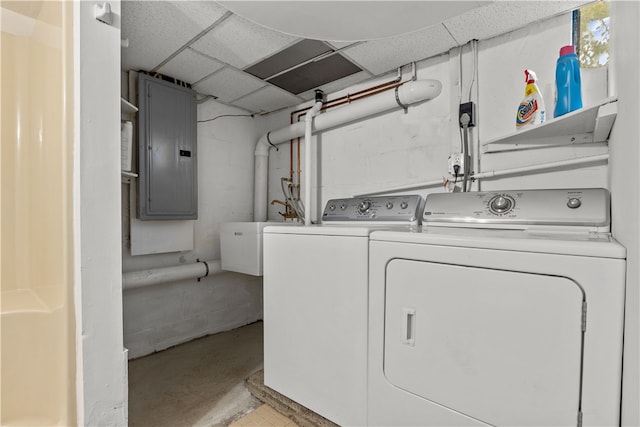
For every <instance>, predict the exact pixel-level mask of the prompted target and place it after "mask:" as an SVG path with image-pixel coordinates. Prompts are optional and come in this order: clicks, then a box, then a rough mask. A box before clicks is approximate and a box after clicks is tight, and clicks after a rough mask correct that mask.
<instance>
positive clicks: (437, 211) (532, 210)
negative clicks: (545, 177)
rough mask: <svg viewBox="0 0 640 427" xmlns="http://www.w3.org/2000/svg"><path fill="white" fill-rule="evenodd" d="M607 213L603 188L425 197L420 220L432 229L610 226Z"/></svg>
mask: <svg viewBox="0 0 640 427" xmlns="http://www.w3.org/2000/svg"><path fill="white" fill-rule="evenodd" d="M609 210H610V207H609V192H608V191H607V190H605V189H604V188H586V189H562V190H556V189H553V190H507V191H488V192H487V191H481V192H467V193H444V194H429V195H428V196H427V199H426V202H425V207H424V212H423V217H422V221H423V223H424V224H427V225H434V226H437V225H446V224H450V225H451V226H470V227H472V226H475V227H486V226H492V225H494V226H496V227H500V226H507V227H508V228H512V227H509V226H510V225H519V226H528V225H545V226H581V227H585V226H587V227H609V224H610V216H609ZM518 228H526V227H518Z"/></svg>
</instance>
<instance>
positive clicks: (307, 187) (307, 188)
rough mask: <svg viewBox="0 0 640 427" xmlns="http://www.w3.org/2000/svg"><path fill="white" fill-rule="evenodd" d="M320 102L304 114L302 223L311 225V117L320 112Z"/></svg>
mask: <svg viewBox="0 0 640 427" xmlns="http://www.w3.org/2000/svg"><path fill="white" fill-rule="evenodd" d="M321 108H322V102H316V103H315V104H313V107H312V108H311V109H310V110H309V111H307V114H305V115H304V123H305V130H304V143H305V148H304V169H305V171H304V225H311V212H312V210H311V152H312V149H311V146H312V142H311V133H312V130H313V118H314V117H315V116H316V115H317V114H318V113H319V112H320V109H321Z"/></svg>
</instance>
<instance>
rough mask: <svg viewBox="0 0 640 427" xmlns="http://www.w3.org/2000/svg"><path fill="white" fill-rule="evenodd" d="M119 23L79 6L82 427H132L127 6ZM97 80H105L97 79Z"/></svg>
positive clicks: (77, 222)
mask: <svg viewBox="0 0 640 427" xmlns="http://www.w3.org/2000/svg"><path fill="white" fill-rule="evenodd" d="M109 3H110V5H111V10H112V11H113V13H114V14H115V16H116V19H115V20H114V25H113V26H109V25H106V24H103V23H101V22H98V21H96V20H95V19H94V17H93V6H94V3H93V2H75V3H74V50H75V52H74V57H75V64H74V74H75V79H74V80H75V88H74V92H75V102H74V107H75V120H74V122H75V127H76V132H75V134H76V140H75V160H74V162H75V164H74V171H75V176H74V235H75V236H76V237H75V242H74V253H75V262H74V267H75V273H74V281H75V301H76V325H77V326H76V334H77V335H76V340H77V341H76V346H77V347H76V348H77V353H78V354H77V393H78V425H112V426H122V425H126V424H127V358H126V354H125V352H124V350H123V344H122V276H121V271H122V268H121V267H122V265H121V256H120V245H121V244H120V220H119V217H120V184H119V183H120V146H119V140H120V135H119V132H118V129H119V127H118V123H119V111H120V100H119V94H120V90H119V88H120V28H119V21H120V17H119V15H120V2H119V1H110V2H109ZM96 76H100V77H99V78H96Z"/></svg>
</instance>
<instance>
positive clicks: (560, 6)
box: [444, 0, 588, 45]
mask: <svg viewBox="0 0 640 427" xmlns="http://www.w3.org/2000/svg"><path fill="white" fill-rule="evenodd" d="M586 3H588V1H586V0H583V1H497V2H494V3H491V4H489V5H486V6H483V7H479V8H477V9H473V10H470V11H469V12H467V13H464V14H462V15H459V16H456V17H453V18H451V19H447V20H445V21H444V25H445V27H447V29H448V30H449V32H450V33H451V35H452V36H453V37H454V38H455V39H456V41H457V42H458V44H461V45H463V44H465V43H467V42H468V41H469V40H473V39H478V40H486V39H488V38H491V37H495V36H497V35H500V34H504V33H507V32H510V31H513V30H516V29H518V28H521V27H524V26H525V25H527V24H530V23H532V22H536V21H540V20H542V19H545V18H549V17H552V16H555V15H558V14H560V13H563V12H567V11H569V10H572V9H576V8H578V7H580V6H581V5H583V4H586Z"/></svg>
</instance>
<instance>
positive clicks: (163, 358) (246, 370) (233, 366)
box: [129, 322, 263, 427]
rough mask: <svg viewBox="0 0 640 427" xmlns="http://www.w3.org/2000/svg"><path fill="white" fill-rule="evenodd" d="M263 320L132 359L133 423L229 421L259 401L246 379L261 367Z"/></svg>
mask: <svg viewBox="0 0 640 427" xmlns="http://www.w3.org/2000/svg"><path fill="white" fill-rule="evenodd" d="M262 342H263V340H262V322H257V323H253V324H251V325H247V326H244V327H242V328H238V329H234V330H232V331H229V332H223V333H220V334H215V335H210V336H208V337H204V338H200V339H197V340H194V341H191V342H188V343H186V344H182V345H179V346H176V347H172V348H170V349H167V350H164V351H161V352H159V353H154V354H152V355H149V356H145V357H142V358H139V359H135V360H132V361H130V362H129V426H131V427H138V426H139V427H149V426H157V427H162V426H167V427H179V426H226V425H229V424H230V423H231V422H232V421H234V420H236V419H238V418H239V417H240V416H242V415H243V414H246V413H248V412H250V411H251V410H253V409H255V408H257V407H258V406H260V405H261V402H260V401H258V400H257V399H256V398H254V397H253V396H251V394H250V393H249V392H248V391H247V389H246V387H245V384H244V380H245V379H246V378H247V377H248V376H249V375H251V374H252V373H254V372H256V371H258V370H260V369H262V367H263V363H262V362H263V354H262V348H263V347H262Z"/></svg>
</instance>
